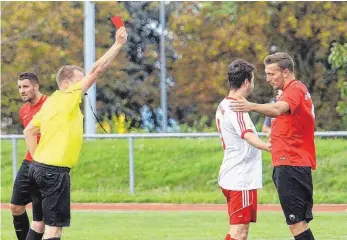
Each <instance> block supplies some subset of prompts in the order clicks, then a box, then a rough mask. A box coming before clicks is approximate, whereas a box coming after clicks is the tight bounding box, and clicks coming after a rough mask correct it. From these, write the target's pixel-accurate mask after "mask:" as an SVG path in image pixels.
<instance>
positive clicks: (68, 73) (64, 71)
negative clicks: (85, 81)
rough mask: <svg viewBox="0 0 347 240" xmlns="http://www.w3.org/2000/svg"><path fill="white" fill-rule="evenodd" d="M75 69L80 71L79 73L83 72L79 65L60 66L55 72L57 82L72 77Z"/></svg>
mask: <svg viewBox="0 0 347 240" xmlns="http://www.w3.org/2000/svg"><path fill="white" fill-rule="evenodd" d="M75 70H77V71H80V72H81V73H84V71H83V69H82V68H81V67H79V66H75V65H65V66H62V67H61V68H60V69H59V70H58V72H57V76H56V81H57V84H58V85H60V83H61V82H62V81H63V80H68V81H70V79H72V78H73V76H74V71H75Z"/></svg>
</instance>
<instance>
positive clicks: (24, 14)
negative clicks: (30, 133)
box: [1, 2, 83, 133]
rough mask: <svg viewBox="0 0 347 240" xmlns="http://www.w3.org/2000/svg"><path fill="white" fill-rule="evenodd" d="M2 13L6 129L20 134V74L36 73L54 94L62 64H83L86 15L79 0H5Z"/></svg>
mask: <svg viewBox="0 0 347 240" xmlns="http://www.w3.org/2000/svg"><path fill="white" fill-rule="evenodd" d="M1 12H2V24H1V32H2V41H1V48H2V54H1V63H2V64H1V65H2V71H1V93H2V99H1V100H2V101H1V107H2V110H1V113H2V119H1V120H2V123H3V124H2V131H3V132H5V133H6V132H9V133H10V132H17V133H18V132H19V131H20V127H19V120H18V109H19V107H20V105H21V104H22V101H21V99H20V96H19V94H18V91H17V79H18V75H19V73H20V72H24V71H32V72H34V73H36V74H37V75H38V76H39V79H40V82H41V91H42V92H43V93H45V94H51V93H52V92H53V90H54V89H56V84H55V73H56V71H57V70H58V68H59V67H60V66H62V65H64V64H76V65H80V66H82V65H83V64H82V62H83V51H81V47H80V46H83V38H82V37H81V36H83V35H82V33H83V25H82V24H81V23H82V21H83V14H82V8H81V4H80V3H78V2H74V3H71V2H51V3H47V2H3V3H2V4H1ZM51 13H54V14H51ZM72 29H73V31H72Z"/></svg>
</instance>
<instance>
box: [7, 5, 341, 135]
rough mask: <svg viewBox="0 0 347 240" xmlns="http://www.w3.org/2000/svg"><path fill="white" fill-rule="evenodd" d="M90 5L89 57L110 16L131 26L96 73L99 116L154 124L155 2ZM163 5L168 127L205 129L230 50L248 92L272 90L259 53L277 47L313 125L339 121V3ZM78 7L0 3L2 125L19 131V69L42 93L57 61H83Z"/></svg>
mask: <svg viewBox="0 0 347 240" xmlns="http://www.w3.org/2000/svg"><path fill="white" fill-rule="evenodd" d="M95 6H96V22H95V37H96V58H99V57H100V56H101V55H102V54H103V53H104V52H105V51H106V50H107V49H108V48H109V47H110V46H111V44H112V43H113V41H114V33H115V30H114V28H113V26H112V25H111V23H110V21H109V20H108V19H109V18H110V17H111V16H113V15H120V16H122V17H123V19H124V20H125V22H126V27H127V29H128V32H129V41H128V43H127V45H126V46H125V48H123V50H122V52H121V53H120V55H119V56H118V57H117V60H116V61H114V62H113V63H112V67H111V68H110V69H109V70H108V71H107V72H105V74H104V75H103V76H102V77H101V78H100V79H99V80H98V83H97V114H98V116H99V117H100V118H101V119H105V118H106V119H108V120H109V121H112V118H115V117H116V118H119V116H124V118H125V119H124V122H126V124H125V125H126V126H127V127H126V128H127V129H126V131H129V130H130V129H138V128H145V129H147V131H160V119H161V118H160V115H161V112H160V110H159V108H160V89H159V84H160V52H159V44H160V35H159V34H160V29H161V26H160V22H159V20H158V19H159V3H158V2H125V3H123V2H96V3H95ZM166 10H167V15H166V18H167V19H166V20H167V24H166V30H165V38H166V54H167V55H166V60H167V70H168V72H167V84H168V104H169V117H170V121H169V123H170V126H171V127H172V129H173V131H194V128H195V127H194V125H195V126H198V125H201V123H202V122H203V123H204V124H205V126H204V128H205V129H206V130H208V129H209V128H211V130H213V129H212V128H214V127H213V124H214V114H215V109H216V106H217V104H218V103H219V101H221V100H222V99H223V97H224V96H225V95H226V94H227V92H228V86H227V80H226V70H227V66H228V65H229V63H230V62H231V61H233V60H235V59H236V58H244V59H246V60H248V61H250V62H252V63H253V64H255V65H256V67H257V70H258V71H257V74H256V88H255V91H254V94H253V95H252V96H251V98H250V99H251V100H252V101H256V102H260V103H264V102H267V101H269V99H270V98H271V96H272V89H271V88H270V86H268V84H267V83H266V82H265V78H264V70H263V69H264V67H263V64H262V61H263V59H264V57H265V56H266V55H267V54H271V53H273V52H276V51H285V52H288V53H289V54H290V55H292V56H293V58H294V61H295V64H296V77H297V78H298V79H300V80H301V81H303V82H304V83H305V85H306V86H307V87H308V89H309V90H310V92H311V95H312V97H313V101H314V104H315V109H316V120H317V121H316V129H317V130H342V129H346V124H347V120H346V101H347V100H346V65H347V64H346V55H347V54H346V42H347V3H346V2H271V1H270V2H171V3H168V2H167V3H166ZM52 13H54V14H52ZM83 14H84V13H83V2H2V3H1V16H2V21H1V32H2V39H1V49H2V55H1V66H2V69H1V94H2V99H1V107H2V110H1V113H2V116H1V120H2V127H1V130H2V132H3V133H20V132H21V127H20V126H19V124H18V114H17V111H18V108H19V107H20V105H21V104H22V102H21V99H20V97H19V94H18V93H17V90H16V83H17V77H18V74H19V73H20V72H23V71H33V72H35V73H37V74H38V76H39V78H40V81H41V91H42V92H43V93H45V94H48V95H50V94H51V93H52V92H53V91H54V90H55V89H56V83H55V73H56V72H57V70H58V69H59V67H60V66H62V65H65V64H76V65H79V66H82V67H83V19H84V16H83ZM145 116H147V117H148V116H150V118H151V119H145ZM252 118H253V120H254V121H255V122H256V123H257V124H258V125H259V124H260V123H261V122H262V120H263V117H262V116H260V115H258V114H252ZM122 121H123V120H122ZM147 123H149V125H150V126H151V128H150V129H148V127H146V126H147V125H148V124H147ZM177 124H179V125H180V127H177V126H175V125H177ZM149 125H148V126H149ZM152 125H153V126H152ZM192 128H193V130H192ZM204 128H202V127H199V129H204ZM187 129H191V130H187ZM195 130H196V129H195ZM115 131H116V130H115ZM120 131H124V130H120Z"/></svg>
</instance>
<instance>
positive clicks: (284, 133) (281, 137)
mask: <svg viewBox="0 0 347 240" xmlns="http://www.w3.org/2000/svg"><path fill="white" fill-rule="evenodd" d="M278 101H284V102H286V103H288V105H289V108H290V112H289V113H283V114H282V115H280V116H278V117H276V118H275V119H274V120H273V121H272V126H271V144H272V146H271V154H272V164H273V166H281V165H289V166H306V167H312V169H316V149H315V144H314V106H313V103H312V99H311V95H310V93H309V92H308V90H307V88H306V86H305V85H304V84H303V83H302V82H300V81H298V80H292V81H291V82H289V84H288V85H287V86H285V88H284V89H283V94H282V96H281V97H280V98H279V99H278Z"/></svg>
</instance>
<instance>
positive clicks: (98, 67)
mask: <svg viewBox="0 0 347 240" xmlns="http://www.w3.org/2000/svg"><path fill="white" fill-rule="evenodd" d="M127 37H128V34H127V32H126V30H125V28H124V27H121V28H120V29H118V30H117V33H116V41H115V42H114V44H113V45H112V47H111V48H110V49H109V50H108V51H107V52H106V53H105V54H104V55H103V56H102V57H101V58H99V59H98V60H97V61H96V62H95V63H94V64H93V66H92V69H91V70H90V72H89V73H87V75H86V76H85V77H84V78H83V79H82V92H83V94H84V93H85V92H87V91H88V89H89V88H90V87H91V86H92V85H93V84H94V83H95V81H96V79H97V78H98V77H99V76H101V75H102V74H103V73H104V72H105V70H106V69H107V68H108V66H109V65H110V63H111V62H112V61H113V60H114V59H115V57H116V56H117V54H118V53H119V50H120V49H121V47H122V46H123V45H124V43H125V42H126V41H127Z"/></svg>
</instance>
